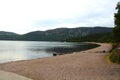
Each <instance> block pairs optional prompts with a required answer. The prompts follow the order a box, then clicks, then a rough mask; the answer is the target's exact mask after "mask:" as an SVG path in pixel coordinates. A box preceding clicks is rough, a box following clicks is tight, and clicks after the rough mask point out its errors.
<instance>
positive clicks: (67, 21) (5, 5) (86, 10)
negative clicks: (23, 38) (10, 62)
mask: <svg viewBox="0 0 120 80" xmlns="http://www.w3.org/2000/svg"><path fill="white" fill-rule="evenodd" d="M118 1H119V0H104V1H102V0H0V30H4V31H13V32H17V33H26V32H29V31H34V30H47V29H52V28H57V27H79V26H99V25H100V26H114V17H113V15H114V12H115V6H116V4H117V2H118Z"/></svg>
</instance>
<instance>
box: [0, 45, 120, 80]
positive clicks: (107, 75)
mask: <svg viewBox="0 0 120 80" xmlns="http://www.w3.org/2000/svg"><path fill="white" fill-rule="evenodd" d="M110 48H111V45H110V44H101V46H100V47H98V48H94V49H91V50H87V51H82V52H75V53H73V54H68V55H62V56H56V57H51V58H44V59H35V60H28V61H18V62H11V63H5V64H0V69H1V70H5V71H10V72H14V73H17V74H20V75H23V76H26V77H29V78H32V79H33V80H120V65H117V64H112V63H109V62H107V61H106V60H105V58H104V57H105V55H106V54H107V53H102V52H103V51H104V50H105V51H106V52H108V51H109V50H110Z"/></svg>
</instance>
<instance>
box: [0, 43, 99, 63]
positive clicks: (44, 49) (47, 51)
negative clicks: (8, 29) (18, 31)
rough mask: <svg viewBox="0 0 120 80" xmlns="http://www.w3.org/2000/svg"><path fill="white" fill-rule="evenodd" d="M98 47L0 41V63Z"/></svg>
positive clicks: (75, 44)
mask: <svg viewBox="0 0 120 80" xmlns="http://www.w3.org/2000/svg"><path fill="white" fill-rule="evenodd" d="M96 46H98V45H91V44H83V43H67V42H40V41H0V63H4V62H10V61H18V60H28V59H36V58H44V57H51V56H53V53H58V54H59V53H65V54H66V53H71V52H74V51H75V52H76V51H81V50H85V49H89V48H92V47H96Z"/></svg>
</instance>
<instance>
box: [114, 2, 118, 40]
mask: <svg viewBox="0 0 120 80" xmlns="http://www.w3.org/2000/svg"><path fill="white" fill-rule="evenodd" d="M116 9H117V13H115V15H114V17H115V22H114V23H115V27H114V28H113V36H114V41H115V42H120V2H118V4H117V7H116Z"/></svg>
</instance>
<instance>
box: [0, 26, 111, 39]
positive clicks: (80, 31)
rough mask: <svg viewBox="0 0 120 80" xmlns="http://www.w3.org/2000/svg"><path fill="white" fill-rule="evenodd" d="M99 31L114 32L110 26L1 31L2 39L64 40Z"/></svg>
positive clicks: (0, 37)
mask: <svg viewBox="0 0 120 80" xmlns="http://www.w3.org/2000/svg"><path fill="white" fill-rule="evenodd" d="M97 33H112V28H108V27H78V28H57V29H52V30H47V31H33V32H29V33H27V34H24V35H19V34H16V33H12V32H4V31H0V40H24V41H62V40H65V39H67V38H70V37H82V36H86V35H90V34H97Z"/></svg>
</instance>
